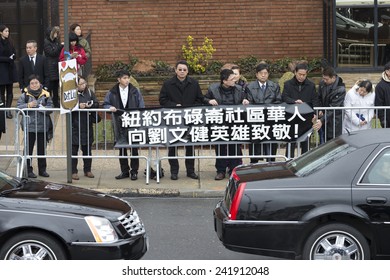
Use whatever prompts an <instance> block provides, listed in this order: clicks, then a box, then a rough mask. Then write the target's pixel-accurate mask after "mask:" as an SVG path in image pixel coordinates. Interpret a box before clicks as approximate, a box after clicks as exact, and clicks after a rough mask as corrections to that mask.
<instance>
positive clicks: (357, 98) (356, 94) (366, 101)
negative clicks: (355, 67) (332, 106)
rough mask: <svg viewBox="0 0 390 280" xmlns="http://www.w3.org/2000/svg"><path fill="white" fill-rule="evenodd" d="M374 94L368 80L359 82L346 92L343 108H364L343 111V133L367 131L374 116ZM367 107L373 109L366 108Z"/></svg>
mask: <svg viewBox="0 0 390 280" xmlns="http://www.w3.org/2000/svg"><path fill="white" fill-rule="evenodd" d="M374 101H375V92H374V91H373V86H372V83H371V82H370V81H369V80H359V81H357V82H356V84H355V85H354V86H353V87H352V88H351V89H350V90H349V91H348V92H347V94H346V96H345V100H344V107H365V108H364V109H362V108H360V109H345V113H344V121H343V133H347V132H351V131H355V130H361V129H369V128H371V120H372V118H373V117H374V115H375V110H374ZM368 107H373V108H372V109H371V108H368Z"/></svg>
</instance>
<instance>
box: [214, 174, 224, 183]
mask: <svg viewBox="0 0 390 280" xmlns="http://www.w3.org/2000/svg"><path fill="white" fill-rule="evenodd" d="M222 179H225V173H217V176H215V180H217V181H218V180H222Z"/></svg>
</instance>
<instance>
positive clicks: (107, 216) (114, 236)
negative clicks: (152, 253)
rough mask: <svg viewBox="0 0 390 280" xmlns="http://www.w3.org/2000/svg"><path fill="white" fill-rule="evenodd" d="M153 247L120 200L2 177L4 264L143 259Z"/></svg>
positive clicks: (1, 253)
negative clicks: (38, 261) (37, 261)
mask: <svg viewBox="0 0 390 280" xmlns="http://www.w3.org/2000/svg"><path fill="white" fill-rule="evenodd" d="M147 244H148V242H147V236H146V233H145V228H144V225H143V223H142V221H141V220H140V218H139V216H138V214H137V212H136V211H135V210H134V208H133V207H132V206H131V205H130V204H129V203H128V202H126V201H124V200H122V199H120V198H117V197H114V196H110V195H107V194H104V193H99V192H96V191H92V190H86V189H83V188H77V187H73V186H68V185H59V184H55V183H49V182H44V181H38V180H28V179H18V178H16V177H12V176H9V175H7V174H6V173H3V172H0V259H1V260H64V259H77V260H82V259H85V260H98V259H102V260H109V259H139V258H141V257H142V256H143V255H144V254H145V252H146V251H147Z"/></svg>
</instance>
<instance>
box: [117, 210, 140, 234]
mask: <svg viewBox="0 0 390 280" xmlns="http://www.w3.org/2000/svg"><path fill="white" fill-rule="evenodd" d="M118 220H119V222H120V223H121V224H122V225H123V227H124V228H125V229H126V231H127V232H128V233H129V234H130V235H131V236H137V235H141V234H144V233H145V228H144V225H143V223H142V222H141V220H140V218H139V216H138V214H137V211H133V212H129V213H127V214H125V215H123V216H121V217H119V218H118Z"/></svg>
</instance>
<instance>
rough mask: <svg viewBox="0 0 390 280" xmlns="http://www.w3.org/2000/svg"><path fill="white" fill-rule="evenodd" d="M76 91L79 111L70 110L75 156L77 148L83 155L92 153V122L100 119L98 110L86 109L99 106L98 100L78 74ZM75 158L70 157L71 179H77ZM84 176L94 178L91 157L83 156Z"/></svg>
mask: <svg viewBox="0 0 390 280" xmlns="http://www.w3.org/2000/svg"><path fill="white" fill-rule="evenodd" d="M77 92H78V97H79V109H80V110H79V111H73V112H72V156H77V154H78V151H79V148H80V147H81V151H82V153H83V156H91V155H92V143H93V140H94V137H93V124H94V123H95V124H97V123H98V122H99V121H100V117H99V114H98V112H96V111H92V112H90V111H89V110H88V109H93V108H99V102H98V100H97V99H96V96H95V93H94V92H93V91H91V90H90V89H89V88H88V86H87V81H86V80H85V78H83V77H81V76H79V77H78V83H77ZM77 163H78V160H77V158H72V179H73V180H79V179H80V178H79V175H78V170H77ZM83 163H84V168H83V170H84V176H85V177H88V178H95V176H94V175H93V173H92V172H91V166H92V158H83Z"/></svg>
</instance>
